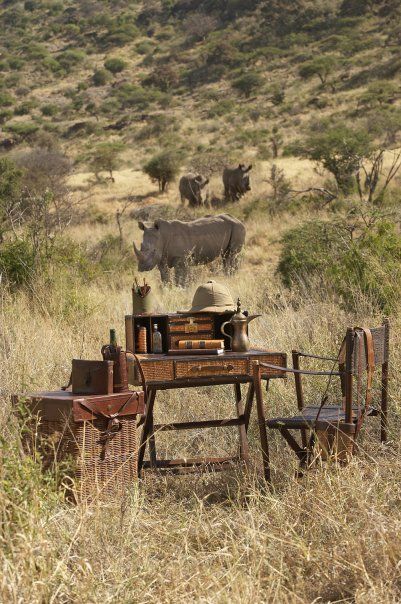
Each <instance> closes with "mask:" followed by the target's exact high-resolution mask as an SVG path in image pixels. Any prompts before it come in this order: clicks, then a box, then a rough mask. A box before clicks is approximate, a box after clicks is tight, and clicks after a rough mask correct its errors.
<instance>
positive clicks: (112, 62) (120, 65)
mask: <svg viewBox="0 0 401 604" xmlns="http://www.w3.org/2000/svg"><path fill="white" fill-rule="evenodd" d="M104 66H105V68H106V69H107V70H108V71H110V73H113V74H116V73H121V72H122V71H124V69H126V67H127V63H126V62H125V61H124V60H123V59H120V58H119V57H110V59H106V61H105V62H104Z"/></svg>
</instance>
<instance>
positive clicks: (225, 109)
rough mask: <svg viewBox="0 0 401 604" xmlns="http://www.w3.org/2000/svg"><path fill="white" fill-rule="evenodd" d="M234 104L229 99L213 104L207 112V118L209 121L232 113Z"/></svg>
mask: <svg viewBox="0 0 401 604" xmlns="http://www.w3.org/2000/svg"><path fill="white" fill-rule="evenodd" d="M235 107H236V104H235V102H234V101H232V100H231V99H223V100H221V101H218V102H217V103H214V105H213V106H212V107H211V108H210V109H209V110H208V112H207V116H208V117H209V118H211V119H213V118H214V117H221V116H223V115H227V114H228V113H231V112H232V111H234V109H235Z"/></svg>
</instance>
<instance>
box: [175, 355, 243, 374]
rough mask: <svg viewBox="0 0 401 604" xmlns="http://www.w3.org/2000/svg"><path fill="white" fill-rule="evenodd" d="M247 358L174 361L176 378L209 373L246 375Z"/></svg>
mask: <svg viewBox="0 0 401 604" xmlns="http://www.w3.org/2000/svg"><path fill="white" fill-rule="evenodd" d="M248 374H249V360H248V359H233V358H229V359H218V360H214V359H212V360H209V359H208V360H207V361H204V362H199V360H198V361H193V360H188V361H175V376H176V378H183V377H192V378H193V377H207V376H209V375H212V376H213V375H219V376H226V375H248Z"/></svg>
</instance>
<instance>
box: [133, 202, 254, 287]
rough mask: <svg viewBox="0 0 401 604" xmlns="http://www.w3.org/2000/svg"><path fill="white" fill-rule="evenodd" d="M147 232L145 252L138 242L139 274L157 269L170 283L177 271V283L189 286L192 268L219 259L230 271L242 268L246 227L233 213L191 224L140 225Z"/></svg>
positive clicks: (159, 222)
mask: <svg viewBox="0 0 401 604" xmlns="http://www.w3.org/2000/svg"><path fill="white" fill-rule="evenodd" d="M138 225H139V228H140V229H141V230H142V231H143V241H142V245H141V249H140V250H138V248H137V247H136V245H135V243H134V250H135V254H136V256H137V259H138V270H139V271H150V270H152V269H153V268H154V267H155V266H157V267H158V269H159V271H160V276H161V279H162V281H163V283H167V282H168V281H169V269H170V268H174V269H175V282H176V284H177V285H181V286H184V285H185V284H186V283H187V278H188V273H189V265H190V264H191V263H192V264H207V263H208V262H212V261H213V260H215V259H216V258H218V257H221V258H222V260H223V266H224V269H225V271H226V272H228V273H231V272H233V271H235V270H236V269H237V268H238V254H239V253H240V251H241V249H242V247H243V245H244V241H245V227H244V225H243V224H242V222H240V221H239V220H237V218H233V216H230V215H229V214H219V215H218V216H205V217H204V218H198V219H197V220H192V221H190V222H182V221H181V220H162V219H158V220H155V221H154V222H150V223H144V222H138Z"/></svg>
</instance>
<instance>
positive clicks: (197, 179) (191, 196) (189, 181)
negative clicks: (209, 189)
mask: <svg viewBox="0 0 401 604" xmlns="http://www.w3.org/2000/svg"><path fill="white" fill-rule="evenodd" d="M208 182H209V179H208V178H205V177H204V176H202V175H201V174H192V173H189V174H184V176H181V178H180V183H179V191H180V195H181V201H182V202H184V201H185V199H188V201H189V205H190V206H192V207H194V206H200V205H201V204H202V189H203V188H204V187H205V186H206V185H207V184H208Z"/></svg>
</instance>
